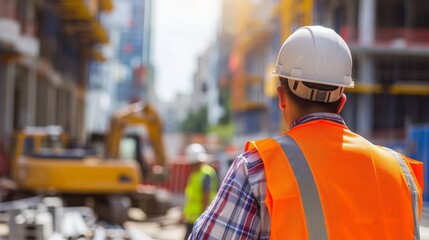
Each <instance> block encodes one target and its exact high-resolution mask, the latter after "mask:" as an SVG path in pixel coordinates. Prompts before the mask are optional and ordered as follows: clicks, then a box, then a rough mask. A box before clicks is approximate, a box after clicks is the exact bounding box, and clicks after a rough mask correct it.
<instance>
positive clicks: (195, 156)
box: [186, 143, 207, 164]
mask: <svg viewBox="0 0 429 240" xmlns="http://www.w3.org/2000/svg"><path fill="white" fill-rule="evenodd" d="M186 158H187V160H188V162H189V163H191V164H192V163H199V162H205V161H206V159H207V152H206V149H205V148H204V147H203V145H201V144H199V143H192V144H190V145H188V146H187V147H186Z"/></svg>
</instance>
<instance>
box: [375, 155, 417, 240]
mask: <svg viewBox="0 0 429 240" xmlns="http://www.w3.org/2000/svg"><path fill="white" fill-rule="evenodd" d="M383 148H384V149H385V150H387V151H389V152H390V153H391V154H392V155H393V156H395V158H396V160H397V161H398V163H399V165H400V166H401V168H402V171H403V173H404V176H405V179H406V180H407V184H408V188H409V189H410V193H411V202H412V204H413V217H414V219H413V220H414V239H415V240H417V239H420V232H419V224H418V215H419V214H418V209H419V193H418V190H417V186H416V183H415V182H414V179H413V176H412V175H411V172H410V169H409V168H408V166H407V164H406V163H405V161H404V159H403V158H402V157H401V156H400V155H399V154H398V153H397V152H395V151H393V150H392V149H390V148H386V147H383Z"/></svg>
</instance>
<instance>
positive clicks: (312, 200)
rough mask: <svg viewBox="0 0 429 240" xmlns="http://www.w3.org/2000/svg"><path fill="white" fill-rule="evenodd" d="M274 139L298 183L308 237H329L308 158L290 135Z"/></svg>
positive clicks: (321, 239) (321, 238)
mask: <svg viewBox="0 0 429 240" xmlns="http://www.w3.org/2000/svg"><path fill="white" fill-rule="evenodd" d="M274 140H276V141H277V142H278V143H279V144H280V146H281V147H282V149H283V152H284V153H285V154H286V156H287V159H288V161H289V165H290V166H291V168H292V170H293V173H294V176H295V178H296V181H297V183H298V187H299V191H300V193H301V201H302V205H303V207H304V213H305V221H306V223H307V231H308V239H310V240H312V239H317V240H319V239H320V240H323V239H328V235H327V233H326V224H325V216H324V214H323V209H322V204H321V202H320V197H319V192H318V190H317V185H316V182H315V181H314V177H313V174H312V172H311V169H310V166H309V165H308V162H307V159H306V158H305V156H304V154H303V153H302V151H301V148H300V147H299V146H298V144H297V143H296V142H295V140H293V139H292V138H291V137H290V136H288V135H284V136H278V137H275V138H274Z"/></svg>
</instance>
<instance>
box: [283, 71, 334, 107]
mask: <svg viewBox="0 0 429 240" xmlns="http://www.w3.org/2000/svg"><path fill="white" fill-rule="evenodd" d="M288 81H289V80H288V79H287V78H283V77H280V84H281V86H282V88H284V89H285V90H286V92H287V95H288V96H289V99H290V100H291V101H292V102H293V103H294V104H296V105H297V106H298V107H299V108H300V109H303V110H304V109H308V108H310V107H316V108H319V109H321V110H322V111H324V112H330V113H337V112H338V108H339V107H340V103H341V101H340V99H339V100H337V101H335V102H330V103H324V102H315V101H310V100H307V99H304V98H301V97H298V96H297V95H295V93H293V92H292V90H291V89H290V88H289V84H288ZM304 84H305V85H306V86H307V87H311V88H316V89H319V90H335V89H336V88H337V87H336V86H329V85H324V84H318V83H309V82H305V83H304ZM304 111H305V110H304Z"/></svg>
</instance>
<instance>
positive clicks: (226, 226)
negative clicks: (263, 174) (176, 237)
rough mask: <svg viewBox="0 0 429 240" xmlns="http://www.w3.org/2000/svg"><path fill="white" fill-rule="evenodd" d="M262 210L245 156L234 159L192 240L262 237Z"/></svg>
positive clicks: (198, 224) (194, 230)
mask: <svg viewBox="0 0 429 240" xmlns="http://www.w3.org/2000/svg"><path fill="white" fill-rule="evenodd" d="M259 210H260V209H259V203H258V200H257V199H256V198H255V197H254V196H253V194H252V191H251V186H250V183H249V180H248V170H247V168H246V162H245V159H244V157H243V156H242V155H241V156H239V157H237V158H236V159H235V160H234V162H233V164H232V165H231V168H230V169H229V171H228V173H227V175H226V177H225V179H224V181H223V182H222V185H221V186H220V189H219V191H218V193H217V195H216V197H215V199H214V200H213V202H212V203H211V204H210V206H209V208H208V209H207V210H206V211H205V212H204V213H203V214H202V215H201V216H200V218H199V219H198V220H197V221H196V222H195V224H194V229H193V232H192V234H191V236H190V237H189V239H195V240H197V239H198V240H201V239H208V240H210V239H213V240H214V239H259V235H260V216H259V212H260V211H259Z"/></svg>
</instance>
